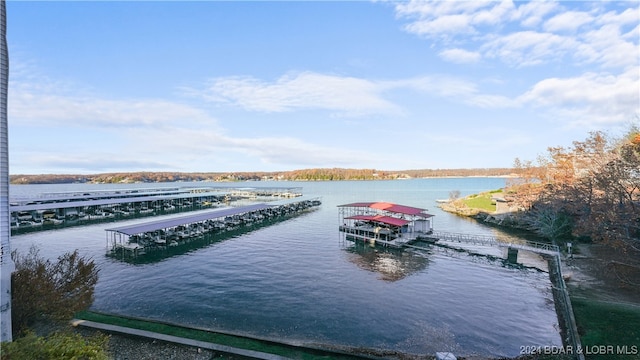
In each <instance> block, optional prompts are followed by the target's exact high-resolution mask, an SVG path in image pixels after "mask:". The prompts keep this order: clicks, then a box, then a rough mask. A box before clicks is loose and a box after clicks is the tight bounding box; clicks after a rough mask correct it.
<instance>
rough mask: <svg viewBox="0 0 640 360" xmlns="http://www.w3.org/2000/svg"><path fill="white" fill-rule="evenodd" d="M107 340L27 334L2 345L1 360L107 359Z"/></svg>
mask: <svg viewBox="0 0 640 360" xmlns="http://www.w3.org/2000/svg"><path fill="white" fill-rule="evenodd" d="M108 341H109V338H108V337H107V336H106V335H103V334H98V335H94V336H92V337H87V338H85V337H83V336H81V335H79V334H76V333H72V332H56V333H54V334H52V335H50V336H48V337H40V336H36V335H35V334H34V333H32V332H27V333H26V334H25V336H23V337H21V338H19V339H16V340H14V341H13V342H10V343H3V344H2V356H1V359H2V360H14V359H15V360H19V359H93V360H102V359H105V360H106V359H108V356H107V353H106V347H107V343H108Z"/></svg>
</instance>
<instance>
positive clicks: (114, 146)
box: [7, 0, 640, 174]
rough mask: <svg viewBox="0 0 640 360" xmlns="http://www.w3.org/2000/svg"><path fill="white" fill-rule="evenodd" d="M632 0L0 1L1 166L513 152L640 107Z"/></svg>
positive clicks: (224, 163) (475, 161) (624, 124)
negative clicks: (3, 42)
mask: <svg viewBox="0 0 640 360" xmlns="http://www.w3.org/2000/svg"><path fill="white" fill-rule="evenodd" d="M639 4H640V3H639V2H638V1H627V2H621V1H384V0H382V1H381V0H378V1H195V2H184V1H180V2H172V1H157V2H154V1H136V2H131V1H105V2H94V1H84V2H83V1H68V2H67V1H65V2H60V1H46V2H36V1H18V0H13V1H12V0H9V1H7V42H8V46H9V58H10V81H9V101H8V106H9V111H8V114H9V159H10V173H11V174H94V173H105V172H134V171H176V172H237V171H287V170H295V169H306V168H333V167H339V168H358V169H363V168H367V169H378V170H407V169H455V168H492V167H511V166H512V165H513V164H514V160H515V159H516V158H519V159H521V160H532V161H535V160H536V158H537V157H538V156H541V155H545V154H546V153H547V148H549V147H556V146H565V147H569V146H571V145H572V142H573V141H582V140H585V139H586V138H587V137H588V136H589V133H590V132H592V131H603V132H606V133H607V134H610V135H612V136H618V135H621V134H623V133H624V132H625V131H628V130H629V129H630V126H632V125H635V124H638V119H639V118H640V46H639V38H640V9H639Z"/></svg>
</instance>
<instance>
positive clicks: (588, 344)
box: [571, 297, 640, 360]
mask: <svg viewBox="0 0 640 360" xmlns="http://www.w3.org/2000/svg"><path fill="white" fill-rule="evenodd" d="M571 303H572V305H573V312H574V315H575V318H576V323H577V325H578V332H579V333H580V339H581V342H582V346H583V348H584V349H585V357H586V358H587V359H589V360H591V359H594V360H595V359H597V360H600V359H623V360H636V359H640V307H638V306H633V305H626V304H619V303H610V302H603V301H598V300H594V299H587V298H583V297H573V298H572V299H571Z"/></svg>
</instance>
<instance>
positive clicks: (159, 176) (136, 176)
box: [10, 168, 515, 184]
mask: <svg viewBox="0 0 640 360" xmlns="http://www.w3.org/2000/svg"><path fill="white" fill-rule="evenodd" d="M514 173H515V171H514V169H513V168H478V169H421V170H399V171H387V170H376V169H342V168H322V169H320V168H319V169H302V170H291V171H273V172H260V171H251V172H204V173H203V172H147V171H141V172H117V173H101V174H34V175H20V174H17V175H10V183H11V184H74V183H89V184H118V183H156V182H179V181H180V182H186V181H339V180H395V179H414V178H433V177H472V176H478V177H510V176H514Z"/></svg>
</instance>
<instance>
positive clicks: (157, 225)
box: [105, 203, 276, 236]
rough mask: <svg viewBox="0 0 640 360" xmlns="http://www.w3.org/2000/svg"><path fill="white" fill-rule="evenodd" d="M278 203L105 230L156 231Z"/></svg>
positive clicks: (255, 209)
mask: <svg viewBox="0 0 640 360" xmlns="http://www.w3.org/2000/svg"><path fill="white" fill-rule="evenodd" d="M274 206H276V205H267V204H265V203H260V204H254V205H248V206H242V207H234V208H225V209H217V210H212V211H207V212H201V213H198V214H193V215H188V216H180V217H176V218H172V219H166V220H158V221H151V222H146V223H143V224H136V225H129V226H120V227H116V228H111V229H105V231H113V232H118V233H121V234H125V235H129V236H131V235H135V234H141V233H145V232H149V231H156V230H162V229H167V228H171V227H174V226H179V225H185V224H192V223H197V222H200V221H205V220H211V219H217V218H221V217H227V216H233V215H239V214H244V213H248V212H252V211H258V210H263V209H268V208H271V207H274Z"/></svg>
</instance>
